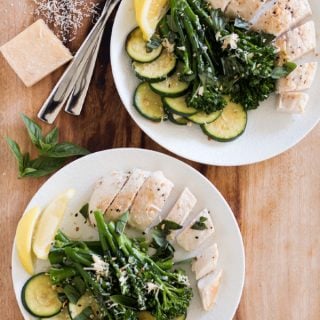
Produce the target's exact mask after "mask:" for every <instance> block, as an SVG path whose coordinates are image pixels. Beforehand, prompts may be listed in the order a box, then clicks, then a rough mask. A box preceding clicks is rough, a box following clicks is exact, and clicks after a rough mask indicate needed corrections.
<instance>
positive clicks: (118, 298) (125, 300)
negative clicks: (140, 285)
mask: <svg viewBox="0 0 320 320" xmlns="http://www.w3.org/2000/svg"><path fill="white" fill-rule="evenodd" d="M110 299H111V301H113V302H115V303H118V304H120V305H122V306H124V307H126V308H130V309H134V310H136V309H137V305H138V303H137V300H136V299H133V298H131V297H128V296H123V295H121V294H115V295H113V296H110Z"/></svg>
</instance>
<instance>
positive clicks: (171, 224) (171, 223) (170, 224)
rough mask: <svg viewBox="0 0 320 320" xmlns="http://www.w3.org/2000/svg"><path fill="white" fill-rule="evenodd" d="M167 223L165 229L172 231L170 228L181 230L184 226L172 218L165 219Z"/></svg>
mask: <svg viewBox="0 0 320 320" xmlns="http://www.w3.org/2000/svg"><path fill="white" fill-rule="evenodd" d="M163 223H164V225H165V227H164V228H165V230H167V231H170V230H179V229H182V226H181V225H180V224H178V223H176V222H174V221H171V220H164V221H163Z"/></svg>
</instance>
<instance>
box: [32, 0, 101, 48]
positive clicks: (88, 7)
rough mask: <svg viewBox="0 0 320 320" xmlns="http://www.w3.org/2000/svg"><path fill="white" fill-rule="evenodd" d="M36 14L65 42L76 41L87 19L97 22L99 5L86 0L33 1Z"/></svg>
mask: <svg viewBox="0 0 320 320" xmlns="http://www.w3.org/2000/svg"><path fill="white" fill-rule="evenodd" d="M33 2H34V3H35V5H36V8H35V10H34V14H35V15H36V16H38V17H42V18H43V19H44V20H45V22H46V23H47V24H51V25H52V26H53V27H54V28H55V29H56V34H57V36H58V37H59V38H60V39H61V40H62V41H63V42H64V43H66V42H71V41H72V40H74V39H75V37H76V34H77V32H78V30H79V29H80V28H81V26H82V25H83V20H84V19H85V18H88V17H91V19H92V21H95V20H96V19H97V17H98V16H99V10H98V5H97V4H96V3H93V2H87V1H85V0H33Z"/></svg>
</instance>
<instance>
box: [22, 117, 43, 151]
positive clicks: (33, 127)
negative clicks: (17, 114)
mask: <svg viewBox="0 0 320 320" xmlns="http://www.w3.org/2000/svg"><path fill="white" fill-rule="evenodd" d="M21 117H22V120H23V122H24V124H25V126H26V128H27V130H28V134H29V137H30V139H31V141H32V143H33V144H34V145H35V146H37V147H40V141H41V140H42V129H41V128H40V126H39V125H38V124H36V123H35V122H34V121H33V120H31V119H30V118H28V117H27V116H26V115H24V114H22V115H21Z"/></svg>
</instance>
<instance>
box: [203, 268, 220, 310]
mask: <svg viewBox="0 0 320 320" xmlns="http://www.w3.org/2000/svg"><path fill="white" fill-rule="evenodd" d="M221 277H222V270H219V271H214V272H211V273H209V274H208V275H207V276H205V277H203V278H202V279H200V280H199V281H198V290H199V293H200V297H201V301H202V305H203V309H204V310H205V311H209V310H210V309H212V307H213V306H214V304H215V302H216V300H217V296H218V292H219V288H220V284H221Z"/></svg>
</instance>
